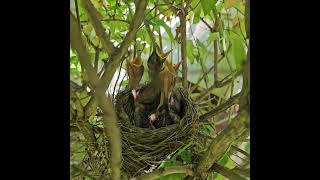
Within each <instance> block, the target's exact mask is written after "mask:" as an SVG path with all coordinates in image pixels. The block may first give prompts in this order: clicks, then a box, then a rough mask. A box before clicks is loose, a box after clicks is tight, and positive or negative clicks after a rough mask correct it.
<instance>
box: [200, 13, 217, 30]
mask: <svg viewBox="0 0 320 180" xmlns="http://www.w3.org/2000/svg"><path fill="white" fill-rule="evenodd" d="M200 20H201V21H202V22H203V23H204V24H205V25H206V26H207V27H208V28H209V30H210V32H212V33H213V32H214V31H213V27H211V26H210V25H209V23H208V22H207V21H205V20H204V19H203V17H200Z"/></svg>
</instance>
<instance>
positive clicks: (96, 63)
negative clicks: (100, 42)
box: [93, 49, 100, 73]
mask: <svg viewBox="0 0 320 180" xmlns="http://www.w3.org/2000/svg"><path fill="white" fill-rule="evenodd" d="M95 55H96V56H95V58H94V66H93V68H94V69H95V72H97V73H98V65H99V55H100V49H96V54H95Z"/></svg>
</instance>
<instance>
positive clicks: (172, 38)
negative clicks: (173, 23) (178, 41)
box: [153, 18, 174, 41]
mask: <svg viewBox="0 0 320 180" xmlns="http://www.w3.org/2000/svg"><path fill="white" fill-rule="evenodd" d="M153 21H154V22H155V24H157V25H160V26H162V27H163V28H164V29H165V30H166V32H167V34H168V36H169V37H170V39H171V40H172V41H173V40H174V37H173V34H172V32H171V28H170V27H169V26H168V25H167V24H166V23H165V22H164V21H163V20H161V19H158V18H155V19H154V20H153Z"/></svg>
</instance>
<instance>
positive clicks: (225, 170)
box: [211, 163, 246, 180]
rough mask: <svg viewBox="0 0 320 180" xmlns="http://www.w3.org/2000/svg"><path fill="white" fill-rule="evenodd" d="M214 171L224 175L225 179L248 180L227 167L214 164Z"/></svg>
mask: <svg viewBox="0 0 320 180" xmlns="http://www.w3.org/2000/svg"><path fill="white" fill-rule="evenodd" d="M211 169H212V170H213V171H215V172H217V173H219V174H221V175H223V176H224V177H227V178H228V179H232V180H246V178H244V177H241V176H240V175H239V174H237V173H235V172H234V171H233V170H232V169H229V168H227V167H224V166H221V165H219V164H217V163H214V164H213V166H212V168H211Z"/></svg>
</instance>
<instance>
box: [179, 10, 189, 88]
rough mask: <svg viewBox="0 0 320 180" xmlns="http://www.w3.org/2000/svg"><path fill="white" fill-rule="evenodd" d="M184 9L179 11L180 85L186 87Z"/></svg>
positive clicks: (186, 66)
mask: <svg viewBox="0 0 320 180" xmlns="http://www.w3.org/2000/svg"><path fill="white" fill-rule="evenodd" d="M186 9H187V8H182V9H181V11H179V13H180V14H179V18H180V27H181V61H182V86H183V87H184V88H188V63H187V32H186V28H187V27H186V13H185V12H186Z"/></svg>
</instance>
